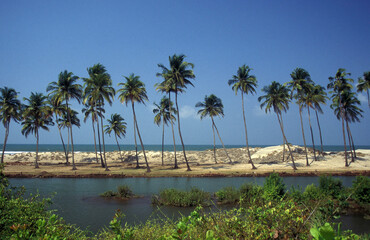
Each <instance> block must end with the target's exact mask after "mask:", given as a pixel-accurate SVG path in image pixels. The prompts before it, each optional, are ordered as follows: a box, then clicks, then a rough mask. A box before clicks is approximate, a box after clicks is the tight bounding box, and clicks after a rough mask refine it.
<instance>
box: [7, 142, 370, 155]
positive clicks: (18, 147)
mask: <svg viewBox="0 0 370 240" xmlns="http://www.w3.org/2000/svg"><path fill="white" fill-rule="evenodd" d="M268 146H272V145H251V146H250V147H268ZM120 147H121V150H123V151H132V150H135V145H133V144H123V145H120ZM216 147H217V148H221V147H222V146H221V145H217V146H216ZM225 147H226V148H241V147H245V145H225ZM308 147H311V146H308ZM2 148H3V145H2V144H0V149H2ZM144 148H145V150H149V151H161V150H162V145H158V144H148V145H144ZM316 148H317V149H320V146H316ZM185 149H186V150H188V151H203V150H207V149H213V145H185ZM347 149H349V147H347ZM356 149H370V145H359V146H356ZM74 150H75V152H94V151H95V150H94V144H75V145H74ZM105 150H106V151H107V152H112V151H117V150H118V147H117V145H116V144H107V145H105ZM138 150H139V151H140V150H141V146H140V145H138ZM164 150H165V151H173V145H164ZM176 150H177V151H182V146H181V145H176ZM343 150H344V147H343V145H325V146H324V151H333V152H335V151H343ZM35 151H36V144H7V145H6V153H7V154H10V153H17V152H35ZM39 151H40V152H55V151H63V146H62V144H40V145H39Z"/></svg>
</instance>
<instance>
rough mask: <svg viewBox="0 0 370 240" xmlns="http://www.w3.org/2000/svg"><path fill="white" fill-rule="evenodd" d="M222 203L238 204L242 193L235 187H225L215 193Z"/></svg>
mask: <svg viewBox="0 0 370 240" xmlns="http://www.w3.org/2000/svg"><path fill="white" fill-rule="evenodd" d="M215 195H216V197H217V200H218V201H219V202H221V203H237V202H238V201H239V199H240V191H238V190H237V189H235V188H233V187H225V188H222V189H221V190H219V191H217V192H216V193H215Z"/></svg>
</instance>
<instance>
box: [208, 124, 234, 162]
mask: <svg viewBox="0 0 370 240" xmlns="http://www.w3.org/2000/svg"><path fill="white" fill-rule="evenodd" d="M211 119H212V124H213V126H214V128H215V129H216V132H217V135H218V138H219V139H220V142H221V144H222V147H223V148H224V151H225V153H226V156H227V158H228V159H229V161H230V163H231V164H232V163H233V161H231V158H230V156H229V154H228V153H227V151H226V148H225V145H224V142H222V139H221V136H220V133H219V132H218V129H217V127H216V124H215V122H214V121H213V117H211Z"/></svg>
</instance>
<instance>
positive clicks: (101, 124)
mask: <svg viewBox="0 0 370 240" xmlns="http://www.w3.org/2000/svg"><path fill="white" fill-rule="evenodd" d="M100 127H101V132H102V134H101V137H102V140H103V153H104V164H105V171H109V168H108V165H107V158H106V157H105V141H104V130H103V115H102V114H101V113H100Z"/></svg>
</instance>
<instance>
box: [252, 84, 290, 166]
mask: <svg viewBox="0 0 370 240" xmlns="http://www.w3.org/2000/svg"><path fill="white" fill-rule="evenodd" d="M262 92H264V93H265V95H263V96H260V97H259V98H258V101H259V102H261V101H262V103H261V108H263V107H265V112H266V113H268V112H271V109H273V110H274V112H275V113H276V116H277V119H278V121H279V125H280V129H281V133H282V134H283V138H284V139H285V142H286V143H289V142H288V140H287V138H286V136H285V133H284V129H283V126H282V122H281V119H282V115H281V112H282V111H284V112H286V111H287V110H288V109H289V102H290V94H289V89H288V88H287V87H285V86H283V85H281V84H280V83H278V82H275V81H273V82H272V83H271V84H270V85H268V86H265V87H264V88H263V89H262ZM287 145H288V149H289V153H290V157H291V158H292V162H293V169H294V170H297V167H296V166H295V163H294V158H293V154H292V150H291V149H290V146H289V144H287Z"/></svg>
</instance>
